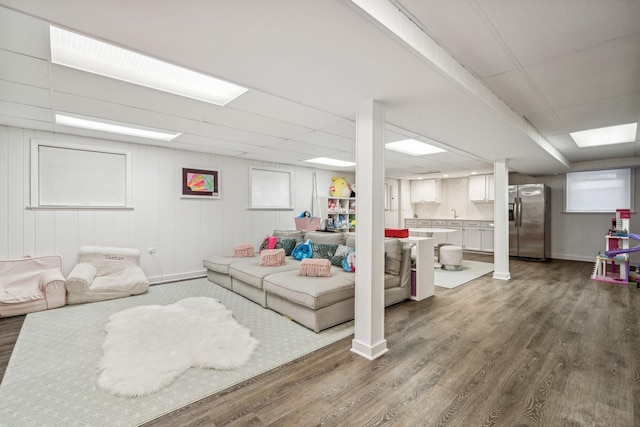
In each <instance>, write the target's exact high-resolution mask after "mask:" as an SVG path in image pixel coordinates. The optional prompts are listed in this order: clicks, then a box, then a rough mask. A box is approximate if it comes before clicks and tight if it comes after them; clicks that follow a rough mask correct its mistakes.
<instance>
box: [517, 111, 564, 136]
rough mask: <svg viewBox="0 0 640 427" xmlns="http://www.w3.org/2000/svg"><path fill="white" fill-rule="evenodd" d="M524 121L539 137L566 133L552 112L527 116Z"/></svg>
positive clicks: (541, 112) (540, 112)
mask: <svg viewBox="0 0 640 427" xmlns="http://www.w3.org/2000/svg"><path fill="white" fill-rule="evenodd" d="M526 119H527V120H528V121H529V122H530V123H531V125H533V127H534V128H536V130H537V131H538V132H539V133H540V134H541V135H543V136H545V137H548V136H550V135H558V134H562V133H566V132H567V130H566V129H565V128H564V125H563V123H562V122H561V121H560V119H559V118H558V116H557V115H556V114H555V113H554V111H552V110H546V111H539V112H537V113H531V114H528V115H527V116H526Z"/></svg>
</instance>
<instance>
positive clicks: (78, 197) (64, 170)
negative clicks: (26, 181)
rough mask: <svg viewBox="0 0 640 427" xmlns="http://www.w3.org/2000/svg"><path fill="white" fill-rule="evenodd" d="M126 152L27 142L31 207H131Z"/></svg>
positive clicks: (129, 170) (127, 156)
mask: <svg viewBox="0 0 640 427" xmlns="http://www.w3.org/2000/svg"><path fill="white" fill-rule="evenodd" d="M130 157H131V156H130V153H129V152H128V151H118V150H111V149H103V148H100V147H94V146H81V145H75V144H64V143H59V142H53V141H38V140H32V141H31V206H30V207H31V208H72V209H78V208H85V209H105V208H106V209H131V159H130Z"/></svg>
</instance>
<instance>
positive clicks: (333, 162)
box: [305, 157, 356, 168]
mask: <svg viewBox="0 0 640 427" xmlns="http://www.w3.org/2000/svg"><path fill="white" fill-rule="evenodd" d="M305 162H309V163H317V164H319V165H326V166H335V167H339V168H348V167H349V166H355V165H356V164H355V163H353V162H347V161H344V160H338V159H331V158H329V157H316V158H315V159H309V160H305Z"/></svg>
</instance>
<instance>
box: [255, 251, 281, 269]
mask: <svg viewBox="0 0 640 427" xmlns="http://www.w3.org/2000/svg"><path fill="white" fill-rule="evenodd" d="M284 264H285V260H284V249H264V250H263V251H262V252H260V265H261V266H263V267H273V266H276V265H284Z"/></svg>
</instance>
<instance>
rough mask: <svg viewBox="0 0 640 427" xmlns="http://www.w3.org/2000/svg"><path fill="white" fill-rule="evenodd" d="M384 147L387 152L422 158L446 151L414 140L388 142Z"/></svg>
mask: <svg viewBox="0 0 640 427" xmlns="http://www.w3.org/2000/svg"><path fill="white" fill-rule="evenodd" d="M385 146H386V147H387V148H388V149H389V150H393V151H398V152H400V153H404V154H409V155H410V156H424V155H427V154H435V153H442V152H445V151H447V150H443V149H442V148H439V147H436V146H433V145H430V144H427V143H425V142H421V141H418V140H415V139H403V140H402V141H396V142H389V143H388V144H386V145H385Z"/></svg>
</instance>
